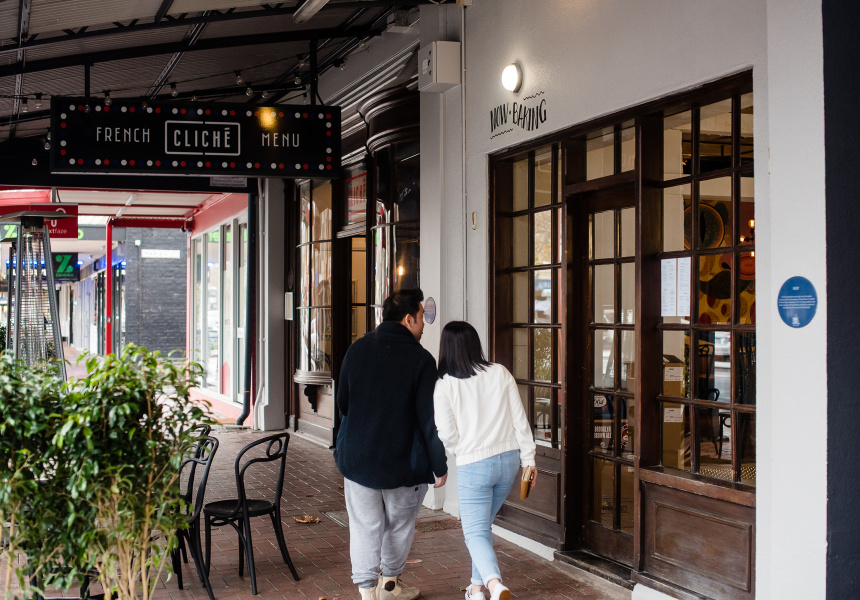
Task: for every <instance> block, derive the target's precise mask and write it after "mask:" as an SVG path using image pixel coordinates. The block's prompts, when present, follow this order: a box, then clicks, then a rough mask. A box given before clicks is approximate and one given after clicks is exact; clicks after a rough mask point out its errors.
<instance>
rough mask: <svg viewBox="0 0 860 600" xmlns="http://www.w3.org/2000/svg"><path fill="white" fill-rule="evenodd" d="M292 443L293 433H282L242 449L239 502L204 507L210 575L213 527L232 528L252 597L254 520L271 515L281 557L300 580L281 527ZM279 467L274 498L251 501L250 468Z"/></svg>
mask: <svg viewBox="0 0 860 600" xmlns="http://www.w3.org/2000/svg"><path fill="white" fill-rule="evenodd" d="M289 442H290V434H289V433H286V432H284V433H278V434H275V435H270V436H267V437H264V438H261V439H259V440H257V441H255V442H252V443H250V444H248V445H247V446H245V447H244V448H242V450H240V451H239V454H238V456H236V462H235V471H236V490H237V492H238V494H237V495H238V498H235V499H232V500H220V501H218V502H210V503H208V504H206V505H205V506H204V507H203V518H204V520H205V523H206V557H207V558H206V571H207V573H208V571H209V566H210V560H209V558H210V556H211V555H210V548H211V532H212V527H220V526H222V525H230V526H231V527H232V528H233V529H235V530H236V533H237V534H238V535H239V577H242V575H243V574H244V567H245V559H247V561H248V572H249V573H250V575H251V593H252V594H255V595H256V594H257V574H256V572H255V570H254V545H253V542H252V540H251V517H260V516H263V515H269V517H270V518H271V519H272V526H273V527H274V529H275V537H276V538H277V539H278V546H279V548H280V550H281V557H282V558H283V559H284V562H285V563H286V565H287V566H288V567H289V568H290V573H292V575H293V579H295V580H296V581H298V580H299V575H298V573H296V568H295V567H294V566H293V561H292V560H291V559H290V553H289V552H288V551H287V544H286V542H285V541H284V531H283V528H282V524H281V493H282V492H283V490H284V469H285V467H286V460H287V445H288V444H289ZM259 448H265V451H264V455H263V456H259V455H258V454H259V453H258V452H255V451H257V450H258V449H259ZM273 462H277V463H279V464H278V465H277V469H278V480H277V484H276V485H275V494H274V498H272V499H271V500H260V499H254V498H248V497H247V495H246V490H245V475H246V473H247V472H248V468H249V467H252V466H254V465H260V464H264V463H273Z"/></svg>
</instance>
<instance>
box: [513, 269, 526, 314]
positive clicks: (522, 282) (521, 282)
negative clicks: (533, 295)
mask: <svg viewBox="0 0 860 600" xmlns="http://www.w3.org/2000/svg"><path fill="white" fill-rule="evenodd" d="M511 283H512V285H513V288H514V293H513V298H512V302H513V312H514V314H513V321H514V323H528V322H529V297H530V295H529V274H528V273H514V274H512V275H511Z"/></svg>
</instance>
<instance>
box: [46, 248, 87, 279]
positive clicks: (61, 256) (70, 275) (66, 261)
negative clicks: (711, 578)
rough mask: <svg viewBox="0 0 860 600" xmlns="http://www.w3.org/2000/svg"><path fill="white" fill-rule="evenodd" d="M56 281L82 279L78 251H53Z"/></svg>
mask: <svg viewBox="0 0 860 600" xmlns="http://www.w3.org/2000/svg"><path fill="white" fill-rule="evenodd" d="M51 258H52V259H53V265H54V281H58V282H60V281H80V280H81V267H80V265H79V264H78V253H77V252H52V253H51Z"/></svg>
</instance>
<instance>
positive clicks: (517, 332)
mask: <svg viewBox="0 0 860 600" xmlns="http://www.w3.org/2000/svg"><path fill="white" fill-rule="evenodd" d="M513 333H514V336H513V337H514V348H513V350H514V369H513V376H514V377H515V378H516V379H528V378H529V330H528V329H523V328H521V327H516V328H514V332H513Z"/></svg>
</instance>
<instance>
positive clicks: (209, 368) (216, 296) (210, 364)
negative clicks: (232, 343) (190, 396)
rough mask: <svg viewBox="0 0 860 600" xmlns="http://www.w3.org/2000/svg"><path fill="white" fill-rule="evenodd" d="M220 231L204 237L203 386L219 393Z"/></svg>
mask: <svg viewBox="0 0 860 600" xmlns="http://www.w3.org/2000/svg"><path fill="white" fill-rule="evenodd" d="M220 234H221V232H220V231H212V232H210V233H209V234H208V235H207V236H206V346H207V348H208V353H207V354H206V380H205V386H206V387H207V388H209V389H212V390H215V391H216V392H220V391H221V388H220V385H219V383H218V380H219V373H220V367H221V327H220V316H219V312H220V311H219V305H220V302H221V247H220V241H219V240H220V239H221V235H220Z"/></svg>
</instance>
